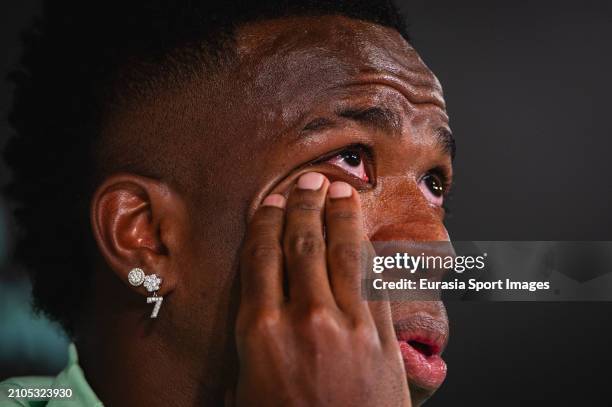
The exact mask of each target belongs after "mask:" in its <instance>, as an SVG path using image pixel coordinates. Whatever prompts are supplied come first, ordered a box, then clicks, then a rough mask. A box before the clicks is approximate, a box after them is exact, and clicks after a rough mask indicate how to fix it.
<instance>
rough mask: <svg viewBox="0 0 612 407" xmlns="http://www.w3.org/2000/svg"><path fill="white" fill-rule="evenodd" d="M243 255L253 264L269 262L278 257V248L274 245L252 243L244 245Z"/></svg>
mask: <svg viewBox="0 0 612 407" xmlns="http://www.w3.org/2000/svg"><path fill="white" fill-rule="evenodd" d="M244 253H245V257H246V258H247V259H248V260H251V261H254V262H260V261H262V260H265V261H269V260H272V259H276V258H278V257H279V256H280V248H279V247H278V245H277V244H274V243H267V242H254V243H250V244H247V245H246V247H245V252H244Z"/></svg>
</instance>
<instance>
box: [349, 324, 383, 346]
mask: <svg viewBox="0 0 612 407" xmlns="http://www.w3.org/2000/svg"><path fill="white" fill-rule="evenodd" d="M353 335H354V337H355V342H356V343H359V344H361V345H362V346H364V347H366V348H367V349H374V348H378V347H380V338H379V335H378V331H377V330H376V328H375V327H374V326H372V324H369V323H366V322H365V321H356V322H354V323H353Z"/></svg>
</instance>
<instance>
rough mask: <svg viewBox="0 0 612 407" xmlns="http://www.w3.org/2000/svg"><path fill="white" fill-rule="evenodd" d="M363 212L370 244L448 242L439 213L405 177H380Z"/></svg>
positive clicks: (365, 201)
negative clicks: (381, 242) (385, 242)
mask: <svg viewBox="0 0 612 407" xmlns="http://www.w3.org/2000/svg"><path fill="white" fill-rule="evenodd" d="M363 209H364V210H363V212H364V217H365V226H366V232H367V234H368V237H369V238H370V240H371V241H418V242H440V241H449V240H450V238H449V235H448V232H447V230H446V227H445V226H444V223H443V219H442V216H441V211H440V210H439V209H437V208H436V207H434V206H432V204H431V203H429V201H428V200H427V199H426V198H425V197H424V196H423V193H422V192H421V189H420V188H419V186H418V185H417V182H416V181H415V180H414V179H412V178H410V177H408V176H405V177H404V176H402V177H381V178H380V179H379V180H378V182H377V188H376V191H375V192H374V193H372V194H365V195H364V197H363Z"/></svg>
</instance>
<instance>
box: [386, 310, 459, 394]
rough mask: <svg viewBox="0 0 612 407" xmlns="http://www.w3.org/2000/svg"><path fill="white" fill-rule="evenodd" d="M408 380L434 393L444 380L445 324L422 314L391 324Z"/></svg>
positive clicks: (446, 337) (446, 327)
mask: <svg viewBox="0 0 612 407" xmlns="http://www.w3.org/2000/svg"><path fill="white" fill-rule="evenodd" d="M394 328H395V334H396V337H397V341H398V343H399V347H400V351H401V354H402V358H403V360H404V368H405V370H406V375H407V377H408V380H409V381H410V383H411V384H412V385H416V386H418V387H421V388H423V389H426V390H435V389H437V388H438V387H440V385H441V384H442V382H443V381H444V379H445V378H446V363H445V362H444V360H443V359H442V357H441V356H440V355H441V353H442V351H443V350H444V347H445V346H446V342H447V339H448V326H447V324H446V323H445V322H442V321H440V320H438V319H435V318H432V317H431V316H429V315H427V314H423V313H417V314H414V315H412V316H410V317H408V318H405V319H402V320H399V321H396V322H394Z"/></svg>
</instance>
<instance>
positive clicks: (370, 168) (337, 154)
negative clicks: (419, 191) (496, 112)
mask: <svg viewBox="0 0 612 407" xmlns="http://www.w3.org/2000/svg"><path fill="white" fill-rule="evenodd" d="M350 153H356V154H358V155H359V157H360V158H361V161H362V164H363V166H364V171H365V175H366V179H365V180H364V179H361V178H359V177H357V176H355V175H354V174H351V173H349V172H348V171H347V170H345V169H343V168H341V167H340V166H339V165H338V162H340V161H338V162H336V163H332V162H331V161H332V160H334V159H338V160H342V158H341V156H343V155H346V154H350ZM320 163H327V164H329V165H332V166H334V167H335V168H337V169H338V170H339V171H342V172H343V173H344V174H346V175H348V176H350V177H351V178H353V179H354V180H355V181H356V183H357V188H358V189H367V188H372V187H374V186H375V185H376V177H375V174H374V168H375V166H374V154H373V152H372V149H371V148H370V147H369V146H367V145H363V144H352V145H349V146H346V147H343V148H341V149H339V150H335V151H333V152H331V153H329V154H326V155H325V157H323V158H321V159H319V160H317V161H316V162H314V163H313V165H315V164H320ZM428 176H433V177H435V178H436V179H437V180H438V181H439V183H440V184H441V186H442V197H443V201H442V205H441V207H442V209H443V210H444V212H445V213H446V214H448V213H450V208H449V206H448V200H449V193H450V186H451V182H450V177H449V176H448V174H447V171H446V169H445V168H442V167H436V168H432V169H430V170H429V171H427V172H426V173H425V174H423V176H422V177H421V179H420V180H419V183H420V182H421V180H423V179H425V178H426V177H428Z"/></svg>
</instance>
